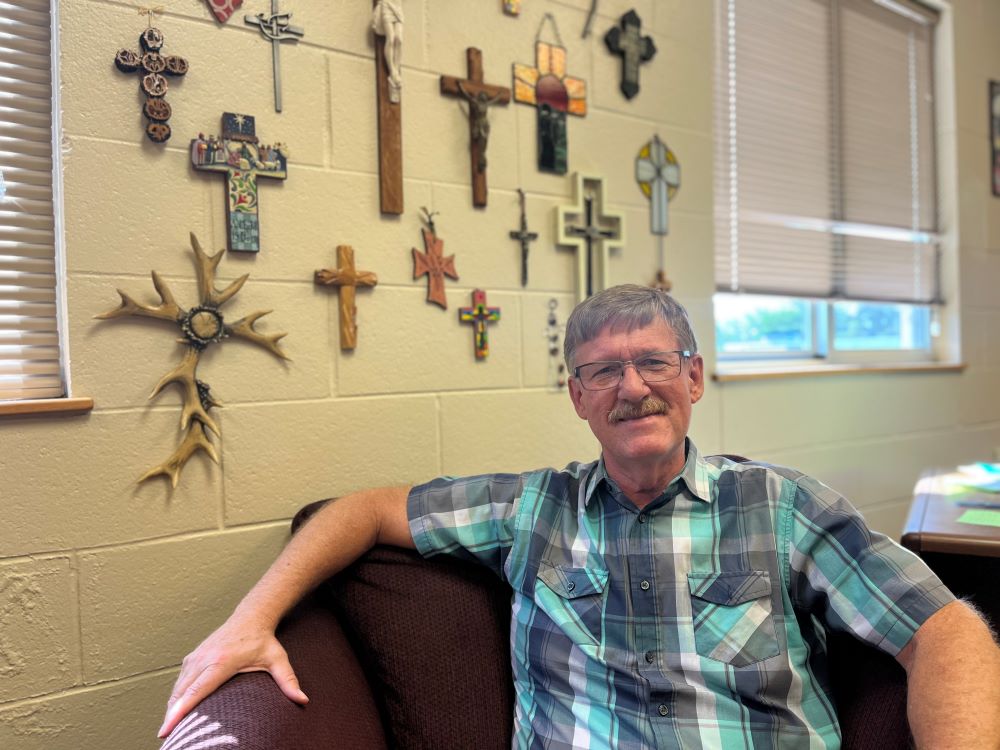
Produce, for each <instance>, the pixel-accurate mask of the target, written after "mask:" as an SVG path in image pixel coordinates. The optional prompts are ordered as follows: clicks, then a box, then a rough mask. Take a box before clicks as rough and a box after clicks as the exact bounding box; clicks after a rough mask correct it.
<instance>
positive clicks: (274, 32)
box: [243, 0, 306, 112]
mask: <svg viewBox="0 0 1000 750" xmlns="http://www.w3.org/2000/svg"><path fill="white" fill-rule="evenodd" d="M291 20H292V14H291V13H287V12H286V13H280V12H279V11H278V0H271V15H270V16H265V15H264V14H263V13H258V14H257V15H255V16H243V23H246V24H250V25H251V26H257V27H258V28H259V29H260V33H261V35H262V36H263V37H264V38H265V39H267V40H269V41H270V42H271V64H272V67H273V68H274V111H275V112H280V111H281V43H282V42H297V41H299V39H301V38H302V36H303V35H304V34H305V33H306V32H305V29H302V28H300V27H299V26H292V25H291V24H289V21H291Z"/></svg>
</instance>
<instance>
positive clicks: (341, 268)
mask: <svg viewBox="0 0 1000 750" xmlns="http://www.w3.org/2000/svg"><path fill="white" fill-rule="evenodd" d="M316 283H317V284H323V285H325V286H336V287H340V303H339V307H340V348H341V349H342V350H344V351H349V350H351V349H354V348H355V347H356V346H357V345H358V308H357V306H356V305H355V304H354V296H355V294H354V293H355V290H356V289H357V288H358V287H359V286H367V287H372V286H375V285H376V284H377V283H378V277H377V276H376V275H375V274H374V273H372V272H371V271H359V270H357V267H356V266H355V265H354V248H353V247H351V246H350V245H337V267H336V268H323V269H320V270H319V271H316Z"/></svg>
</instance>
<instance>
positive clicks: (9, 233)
mask: <svg viewBox="0 0 1000 750" xmlns="http://www.w3.org/2000/svg"><path fill="white" fill-rule="evenodd" d="M52 34H53V25H52V14H51V9H50V6H49V1H48V0H18V2H16V3H14V2H3V1H0V180H2V182H0V401H10V400H20V399H44V398H58V397H63V396H66V395H67V385H66V377H65V374H64V372H65V368H64V366H63V361H62V354H61V353H62V352H64V351H65V346H61V345H60V330H59V323H58V321H59V314H58V311H59V309H60V308H61V307H62V304H61V299H60V298H61V296H62V288H61V284H60V277H61V275H62V274H61V273H60V270H59V258H58V255H57V252H56V247H57V244H58V241H57V237H58V236H59V235H58V232H57V225H56V220H55V206H56V204H57V200H58V187H59V183H58V170H57V166H56V161H57V158H56V157H57V156H58V153H57V152H56V151H55V149H54V144H55V143H57V139H56V136H55V135H54V134H55V132H56V128H55V127H54V120H53V112H54V111H58V110H57V109H55V108H54V107H53V86H52V81H53V80H54V79H55V75H54V71H53V66H54V59H53V58H54V56H53V55H52V50H53V47H54V45H52Z"/></svg>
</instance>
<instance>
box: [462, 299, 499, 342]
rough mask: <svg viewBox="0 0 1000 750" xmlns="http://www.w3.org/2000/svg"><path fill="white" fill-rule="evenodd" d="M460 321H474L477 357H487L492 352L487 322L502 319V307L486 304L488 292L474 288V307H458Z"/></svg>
mask: <svg viewBox="0 0 1000 750" xmlns="http://www.w3.org/2000/svg"><path fill="white" fill-rule="evenodd" d="M458 320H459V322H460V323H472V325H473V343H474V344H475V347H476V359H486V357H487V356H489V353H490V340H489V338H488V336H487V329H486V324H487V323H495V322H497V321H498V320H500V308H499V307H488V306H487V305H486V292H484V291H483V290H482V289H473V290H472V307H460V308H458Z"/></svg>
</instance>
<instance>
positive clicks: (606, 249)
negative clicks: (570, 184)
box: [556, 172, 625, 302]
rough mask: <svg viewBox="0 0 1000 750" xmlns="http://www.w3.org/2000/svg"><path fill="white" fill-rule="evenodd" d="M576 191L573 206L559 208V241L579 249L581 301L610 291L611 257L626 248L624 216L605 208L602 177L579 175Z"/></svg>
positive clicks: (578, 297)
mask: <svg viewBox="0 0 1000 750" xmlns="http://www.w3.org/2000/svg"><path fill="white" fill-rule="evenodd" d="M573 192H574V200H575V203H574V204H573V205H570V206H558V207H556V241H557V242H558V244H560V245H570V246H572V247H574V248H576V289H577V301H578V302H582V301H583V300H584V299H586V298H587V297H589V296H590V295H592V294H593V293H594V292H599V291H601V290H602V289H606V288H607V286H608V256H609V253H610V251H611V249H612V248H621V247H623V246H624V245H625V217H624V216H623V215H622V214H621V213H618V212H613V211H608V210H607V209H606V208H605V206H606V205H607V203H606V201H605V199H604V178H602V177H592V176H585V175H583V174H580V173H579V172H577V174H576V177H575V187H574V191H573ZM572 221H582V224H571V223H568V222H572Z"/></svg>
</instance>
